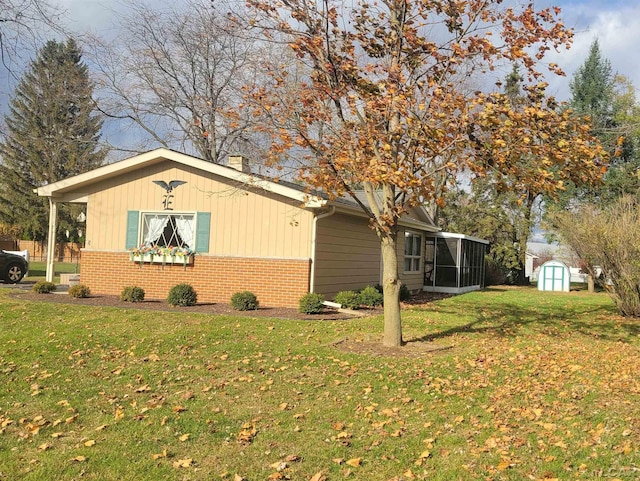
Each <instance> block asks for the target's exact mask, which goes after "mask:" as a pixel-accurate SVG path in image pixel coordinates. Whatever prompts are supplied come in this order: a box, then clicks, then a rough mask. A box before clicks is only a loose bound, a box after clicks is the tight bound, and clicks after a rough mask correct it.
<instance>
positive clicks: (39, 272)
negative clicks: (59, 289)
mask: <svg viewBox="0 0 640 481" xmlns="http://www.w3.org/2000/svg"><path fill="white" fill-rule="evenodd" d="M76 272H80V266H79V264H76V263H75V262H56V263H55V277H54V282H55V283H56V284H57V283H59V282H60V274H75V273H76ZM46 273H47V263H46V262H34V261H30V262H29V273H28V274H27V277H26V278H25V280H26V281H43V280H44V279H45V276H46ZM0 479H1V478H0Z"/></svg>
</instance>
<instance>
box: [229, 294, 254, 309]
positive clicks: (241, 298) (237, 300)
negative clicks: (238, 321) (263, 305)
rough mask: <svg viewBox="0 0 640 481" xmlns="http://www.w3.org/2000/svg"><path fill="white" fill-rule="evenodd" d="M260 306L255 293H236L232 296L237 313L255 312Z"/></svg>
mask: <svg viewBox="0 0 640 481" xmlns="http://www.w3.org/2000/svg"><path fill="white" fill-rule="evenodd" d="M258 304H259V303H258V298H257V297H256V296H255V294H254V293H253V292H249V291H242V292H236V293H235V294H234V295H232V296H231V306H232V307H233V308H234V309H235V310H236V311H255V310H256V309H257V308H258Z"/></svg>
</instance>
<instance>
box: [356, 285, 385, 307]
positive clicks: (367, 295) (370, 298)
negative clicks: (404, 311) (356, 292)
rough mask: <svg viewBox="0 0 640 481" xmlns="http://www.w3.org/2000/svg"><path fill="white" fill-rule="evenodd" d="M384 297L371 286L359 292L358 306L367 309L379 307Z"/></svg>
mask: <svg viewBox="0 0 640 481" xmlns="http://www.w3.org/2000/svg"><path fill="white" fill-rule="evenodd" d="M383 300H384V296H383V295H382V293H380V292H378V289H376V288H375V287H373V286H367V287H365V288H364V289H362V290H361V291H360V304H362V305H364V306H369V307H376V306H381V305H382V301H383Z"/></svg>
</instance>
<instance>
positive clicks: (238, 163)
mask: <svg viewBox="0 0 640 481" xmlns="http://www.w3.org/2000/svg"><path fill="white" fill-rule="evenodd" d="M227 165H228V166H229V167H231V168H232V169H236V170H239V171H240V172H244V173H245V174H248V173H250V172H251V169H250V168H249V160H248V159H247V158H246V157H244V156H242V155H237V154H236V155H230V156H229V160H228V161H227Z"/></svg>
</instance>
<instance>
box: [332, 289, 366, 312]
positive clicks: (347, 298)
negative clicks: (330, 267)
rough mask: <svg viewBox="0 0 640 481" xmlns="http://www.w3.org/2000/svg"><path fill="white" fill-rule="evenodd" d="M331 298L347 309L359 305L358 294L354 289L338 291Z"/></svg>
mask: <svg viewBox="0 0 640 481" xmlns="http://www.w3.org/2000/svg"><path fill="white" fill-rule="evenodd" d="M333 300H334V301H335V302H337V303H338V304H341V305H342V307H346V308H347V309H357V308H358V307H360V296H359V295H358V293H357V292H355V291H340V292H338V293H337V294H336V297H335V298H334V299H333Z"/></svg>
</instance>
